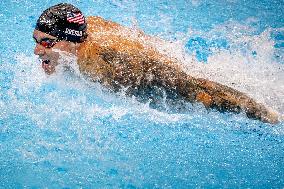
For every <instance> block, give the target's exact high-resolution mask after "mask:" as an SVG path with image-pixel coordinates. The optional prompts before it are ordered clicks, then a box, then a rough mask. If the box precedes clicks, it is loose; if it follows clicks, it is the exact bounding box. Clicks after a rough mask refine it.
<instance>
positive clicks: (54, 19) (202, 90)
mask: <svg viewBox="0 0 284 189" xmlns="http://www.w3.org/2000/svg"><path fill="white" fill-rule="evenodd" d="M33 38H34V40H35V42H36V46H35V49H34V53H35V54H36V55H38V56H39V58H40V59H41V60H42V67H43V69H44V71H45V72H46V73H47V74H52V73H54V72H55V70H56V69H55V68H56V66H57V64H58V59H59V53H60V51H61V52H66V53H71V54H73V55H75V56H76V57H77V64H78V66H79V70H80V72H81V73H82V74H83V75H86V76H88V77H89V78H90V79H91V80H93V81H98V82H100V83H101V84H102V85H104V86H106V87H107V88H109V89H111V90H113V91H119V90H121V89H122V88H127V91H128V92H129V94H131V93H132V94H133V93H134V92H135V91H136V90H139V89H142V88H146V87H153V86H156V87H162V88H165V89H169V90H171V91H174V92H175V93H176V94H178V95H180V96H182V97H183V98H184V99H185V100H186V101H188V102H191V103H195V102H200V103H202V104H203V105H204V106H205V107H206V108H213V109H217V110H218V111H220V112H223V111H230V112H236V113H239V112H245V113H246V115H247V117H249V118H252V119H258V120H260V121H263V122H268V123H273V124H274V123H277V122H279V118H278V115H277V113H275V112H274V111H272V110H270V109H268V108H267V107H265V106H264V105H262V104H260V103H257V102H256V101H255V100H253V99H252V98H250V97H249V96H247V95H246V94H244V93H242V92H239V91H237V90H235V89H233V88H230V87H228V86H225V85H222V84H219V83H216V82H212V81H209V80H206V79H202V78H194V77H192V76H190V75H188V74H187V73H186V72H185V71H183V70H182V68H181V67H180V66H179V64H178V62H177V61H176V60H175V59H173V58H170V57H167V56H166V55H163V54H161V53H159V52H158V50H157V49H155V48H154V47H153V46H152V45H151V43H150V42H149V41H151V40H153V37H151V36H148V35H146V34H144V33H143V32H142V31H137V30H135V31H134V30H133V29H131V28H127V27H124V26H122V25H119V24H117V23H114V22H111V21H107V20H105V19H103V18H101V17H97V16H96V17H95V16H90V17H88V18H85V17H84V15H83V13H82V12H81V11H80V10H79V9H78V8H76V7H74V6H73V5H71V4H66V3H61V4H58V5H55V6H52V7H50V8H48V9H47V10H45V11H44V12H43V13H42V14H41V16H40V17H39V19H38V21H37V23H36V27H35V30H34V32H33Z"/></svg>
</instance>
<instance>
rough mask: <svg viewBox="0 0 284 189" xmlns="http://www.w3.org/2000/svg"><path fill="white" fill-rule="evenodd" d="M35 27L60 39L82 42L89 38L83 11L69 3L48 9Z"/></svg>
mask: <svg viewBox="0 0 284 189" xmlns="http://www.w3.org/2000/svg"><path fill="white" fill-rule="evenodd" d="M35 29H36V30H39V31H41V32H44V33H47V34H49V35H52V36H54V37H57V38H58V39H59V40H66V41H71V42H77V43H81V42H83V41H84V40H85V39H86V38H87V33H86V30H87V23H86V20H85V17H84V15H83V13H82V12H81V11H80V10H79V9H78V8H77V7H75V6H73V5H71V4H67V3H60V4H58V5H54V6H52V7H50V8H48V9H46V10H45V11H44V12H43V13H42V14H41V15H40V17H39V18H38V20H37V23H36V28H35Z"/></svg>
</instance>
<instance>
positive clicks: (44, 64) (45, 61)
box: [41, 60, 50, 71]
mask: <svg viewBox="0 0 284 189" xmlns="http://www.w3.org/2000/svg"><path fill="white" fill-rule="evenodd" d="M49 63H50V60H42V62H41V67H42V68H43V69H44V70H45V71H46V70H48V69H49Z"/></svg>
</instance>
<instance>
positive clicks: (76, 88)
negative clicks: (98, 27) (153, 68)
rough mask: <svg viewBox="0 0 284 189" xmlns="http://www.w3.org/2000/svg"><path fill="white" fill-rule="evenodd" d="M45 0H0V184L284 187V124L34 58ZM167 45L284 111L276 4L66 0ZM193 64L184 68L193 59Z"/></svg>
mask: <svg viewBox="0 0 284 189" xmlns="http://www.w3.org/2000/svg"><path fill="white" fill-rule="evenodd" d="M59 2H60V1H57V0H56V1H55V0H51V1H50V0H49V1H47V0H40V1H39V0H34V1H19V0H13V1H12V0H11V1H8V0H4V1H1V2H0V19H1V22H0V40H1V41H0V91H1V93H0V110H1V111H0V154H1V155H0V188H5V189H8V188H283V187H284V124H283V121H282V122H280V123H279V124H277V125H274V126H272V125H270V124H264V123H261V122H259V121H255V120H249V119H247V118H246V117H245V116H244V115H243V114H239V115H234V114H221V113H219V112H215V111H207V110H206V109H204V107H202V106H201V105H199V104H195V105H191V104H186V103H181V104H182V105H175V106H171V105H170V104H167V103H165V102H163V99H160V102H159V103H157V104H155V103H152V102H144V103H141V102H139V101H138V100H137V99H135V98H131V97H127V96H125V95H124V94H123V93H119V94H113V93H111V92H109V91H107V90H106V89H104V88H102V87H101V86H100V85H99V84H96V83H95V84H93V83H90V82H89V81H86V80H85V79H83V78H81V77H80V76H77V75H76V74H74V73H72V72H69V71H61V72H59V73H57V74H56V75H54V76H51V77H47V76H46V75H44V73H43V71H42V70H41V67H40V64H39V63H38V61H37V59H36V57H35V56H34V55H33V47H34V42H33V40H32V37H31V36H32V32H33V29H34V25H35V22H36V20H37V17H38V16H39V15H40V14H41V12H42V11H43V10H44V9H46V8H47V7H49V6H51V5H54V4H56V3H59ZM68 2H70V3H73V4H74V5H76V6H78V7H79V8H80V9H81V10H82V11H83V12H84V13H85V14H86V15H88V16H89V15H100V16H102V17H104V18H106V19H110V20H113V21H116V22H118V23H120V24H123V25H126V26H130V27H131V26H133V25H136V26H135V27H138V28H140V29H142V30H144V31H145V32H146V33H148V34H151V35H156V36H159V37H161V38H163V39H166V40H169V41H172V42H173V44H174V48H172V46H171V44H172V43H170V44H169V47H164V48H166V50H167V51H169V52H171V53H173V54H174V55H176V56H177V57H178V58H180V59H181V62H182V63H183V65H184V66H185V67H186V68H187V69H188V72H189V73H192V74H197V75H198V76H204V75H205V76H206V77H207V78H209V79H211V80H216V81H218V82H221V83H224V84H228V85H231V86H233V87H236V88H237V89H239V90H242V91H244V92H247V93H249V94H250V95H251V96H253V97H255V98H256V99H257V100H260V101H262V102H265V103H266V104H268V105H269V106H271V107H273V108H274V109H276V110H277V111H278V112H279V113H280V114H284V101H283V99H284V86H283V83H284V66H283V63H284V61H283V60H284V59H283V55H284V50H283V47H284V45H283V44H284V14H283V13H284V12H283V11H284V2H283V1H281V0H277V1H276V0H275V1H271V0H270V1H268V0H267V1H261V2H259V1H255V0H246V1H245V0H238V1H237V0H230V1H225V0H224V1H223V0H222V1H218V2H216V1H213V0H205V1H199V0H192V1H190V0H187V1H162V0H160V1H143V2H142V1H141V2H136V1H126V0H120V1H119V0H117V1H115V0H113V1H91V0H89V1H84V2H82V1H75V0H74V1H68ZM193 59H194V60H195V63H192V62H191V60H193Z"/></svg>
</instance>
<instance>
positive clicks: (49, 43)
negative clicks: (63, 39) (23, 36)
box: [34, 37, 59, 49]
mask: <svg viewBox="0 0 284 189" xmlns="http://www.w3.org/2000/svg"><path fill="white" fill-rule="evenodd" d="M34 40H35V42H36V43H38V44H40V45H41V46H43V47H44V48H48V49H49V48H51V47H53V46H54V45H55V44H56V43H57V42H58V41H59V40H58V39H50V38H47V37H45V38H42V39H40V40H39V41H38V40H37V39H36V38H35V37H34Z"/></svg>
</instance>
